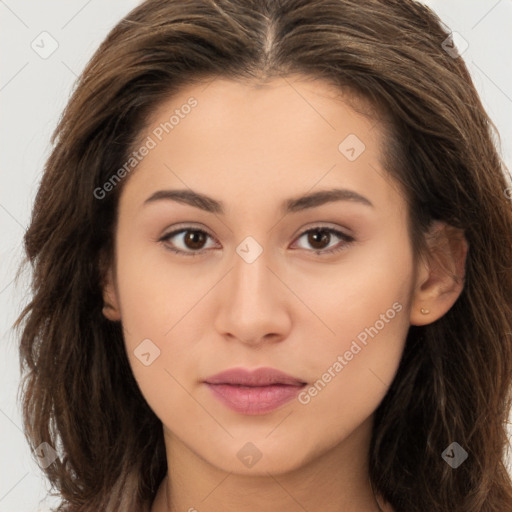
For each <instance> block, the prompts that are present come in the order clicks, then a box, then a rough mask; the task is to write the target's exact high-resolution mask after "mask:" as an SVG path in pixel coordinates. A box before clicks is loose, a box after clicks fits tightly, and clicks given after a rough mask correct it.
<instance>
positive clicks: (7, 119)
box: [0, 0, 512, 512]
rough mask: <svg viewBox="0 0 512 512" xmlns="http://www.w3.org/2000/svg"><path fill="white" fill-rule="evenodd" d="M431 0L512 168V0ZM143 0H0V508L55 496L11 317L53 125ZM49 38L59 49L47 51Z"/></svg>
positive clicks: (34, 504)
mask: <svg viewBox="0 0 512 512" xmlns="http://www.w3.org/2000/svg"><path fill="white" fill-rule="evenodd" d="M425 3H426V4H427V5H429V6H431V7H432V8H433V9H434V10H435V11H437V12H438V13H439V15H440V17H441V19H442V20H443V21H444V23H445V24H446V25H447V26H448V27H449V28H450V29H451V30H453V31H455V32H458V33H459V34H461V35H462V37H463V38H464V39H465V40H466V41H467V42H468V44H469V46H468V48H467V50H466V51H465V52H464V53H463V55H462V57H463V58H464V60H465V61H466V63H467V64H468V67H469V69H470V72H471V74H472V76H473V79H474V81H475V85H476V87H477V89H478V90H479V92H480V94H481V97H482V100H483V103H484V106H485V108H486V109H487V111H488V113H489V115H490V116H491V118H492V120H493V121H494V122H495V123H496V125H497V127H498V130H499V132H500V134H501V138H502V148H501V152H502V155H503V157H504V159H505V162H506V165H507V167H508V168H509V169H512V166H511V162H512V136H511V135H512V51H511V50H512V30H511V27H512V0H499V1H497V0H478V1H477V0H474V1H468V0H444V1H443V0H432V1H426V2H425ZM138 4H139V2H138V1H136V0H122V1H121V0H109V1H105V0H103V1H100V0H88V1H86V0H68V1H64V0H60V1H57V0H46V1H44V2H41V1H37V0H5V1H3V0H0V20H1V23H2V30H1V31H0V40H1V45H0V52H1V59H2V60H1V62H2V66H1V69H0V101H1V105H2V116H1V121H0V145H1V150H0V155H1V163H2V165H1V170H0V173H1V174H0V233H1V238H0V262H1V265H0V311H1V314H0V336H1V339H0V512H29V511H30V512H34V511H36V510H37V511H46V510H49V506H50V505H51V504H52V503H53V504H55V503H56V500H51V499H48V500H47V499H45V495H46V485H45V482H44V480H43V478H42V475H41V472H40V470H39V468H38V466H37V464H36V463H35V462H34V461H33V460H32V457H31V454H30V450H29V448H28V445H27V443H26V441H25V438H24V435H23V433H22V430H21V428H20V425H21V419H20V413H19V409H18V405H17V402H16V395H17V390H18V384H19V371H18V364H19V363H18V357H17V346H16V343H17V339H16V335H15V333H14V332H13V331H12V329H11V326H12V323H13V322H14V320H15V318H16V317H17V315H18V314H19V312H20V309H21V305H22V304H24V303H25V302H26V300H27V286H28V279H27V275H26V274H24V275H22V276H21V278H20V280H19V283H18V284H16V283H15V282H14V274H15V272H16V270H17V268H18V264H19V262H20V259H21V254H22V252H21V239H22V236H23V233H24V230H25V228H26V226H27V225H28V222H29V218H30V211H31V207H32V202H33V199H34V196H35V192H36V190H37V185H38V183H39V180H40V177H41V170H42V167H43V164H44V162H45V160H46V158H47V157H48V155H49V152H50V142H49V139H50V135H51V133H52V132H53V130H54V128H55V126H56V123H57V121H58V118H59V116H60V113H61V111H62V109H63V108H64V106H65V104H66V102H67V100H68V98H69V95H70V92H71V89H72V86H73V83H74V81H75V79H76V77H77V76H78V75H79V74H80V72H81V70H82V69H83V67H84V65H85V63H86V62H87V60H88V59H89V58H90V56H91V55H92V53H93V52H94V50H95V49H96V48H97V46H98V45H99V43H100V42H101V41H102V40H103V38H104V37H105V36H106V34H107V32H108V31H109V30H110V29H111V28H112V27H113V26H114V25H115V24H116V23H117V22H118V21H119V20H120V19H121V17H122V16H124V15H125V14H126V13H127V12H128V11H130V10H131V9H132V8H133V7H135V6H136V5H138ZM42 32H47V33H49V34H50V35H51V36H47V35H42V36H41V33H42ZM52 44H53V45H58V47H57V49H56V50H55V51H54V53H52V54H51V55H49V56H46V55H44V52H45V51H47V52H48V51H49V50H50V49H51V48H52ZM36 49H37V51H39V54H38V53H36V51H35V50H36ZM41 53H43V56H44V57H47V58H42V56H41V55H40V54H41ZM440 456H441V454H440Z"/></svg>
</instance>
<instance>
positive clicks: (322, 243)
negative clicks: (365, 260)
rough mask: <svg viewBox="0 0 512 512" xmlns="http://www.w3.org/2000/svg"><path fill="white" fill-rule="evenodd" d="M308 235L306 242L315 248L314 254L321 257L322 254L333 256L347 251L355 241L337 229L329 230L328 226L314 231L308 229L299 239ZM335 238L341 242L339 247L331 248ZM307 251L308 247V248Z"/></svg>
mask: <svg viewBox="0 0 512 512" xmlns="http://www.w3.org/2000/svg"><path fill="white" fill-rule="evenodd" d="M306 235H307V239H306V242H307V244H308V245H309V246H310V247H312V248H313V251H312V252H313V253H315V254H318V255H321V254H331V253H335V252H338V251H342V250H343V249H346V248H347V247H348V246H349V245H350V244H351V243H352V242H353V241H354V238H353V237H351V236H349V235H347V234H345V233H343V232H342V231H339V230H337V229H333V228H329V227H327V226H319V227H316V228H313V229H308V230H307V231H304V232H303V233H302V235H300V236H299V238H298V239H301V238H303V237H305V236H306ZM333 236H334V238H335V239H336V238H338V239H340V240H341V242H338V244H337V245H334V246H331V247H330V248H328V249H326V247H329V244H330V242H331V241H332V239H333ZM306 249H307V247H306Z"/></svg>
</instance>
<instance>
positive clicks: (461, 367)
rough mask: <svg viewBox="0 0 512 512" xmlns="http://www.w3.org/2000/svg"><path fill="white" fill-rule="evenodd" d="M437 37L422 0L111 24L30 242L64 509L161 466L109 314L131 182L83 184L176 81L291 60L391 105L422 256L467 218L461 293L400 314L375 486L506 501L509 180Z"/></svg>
mask: <svg viewBox="0 0 512 512" xmlns="http://www.w3.org/2000/svg"><path fill="white" fill-rule="evenodd" d="M448 36H449V32H447V29H446V28H444V26H443V24H442V23H441V22H440V20H439V18H438V17H437V16H436V14H434V13H433V12H432V11H431V10H430V9H429V8H427V7H426V6H424V5H422V4H420V3H417V2H415V1H413V0H314V1H309V0H175V1H169V0H147V1H146V2H144V3H142V4H141V5H140V6H138V7H136V8H135V9H134V10H133V11H131V12H130V13H129V14H128V15H127V16H126V17H125V18H124V19H122V20H121V21H120V22H119V23H118V24H117V26H115V27H114V28H113V29H112V30H111V32H110V33H109V34H108V36H107V37H106V39H105V40H104V42H103V43H102V44H101V46H100V47H99V49H98V50H97V51H96V53H95V54H94V55H93V57H92V58H91V60H90V61H89V63H88V64H87V66H86V68H85V70H84V71H83V73H82V75H81V76H80V78H79V80H78V81H77V83H76V85H75V89H74V91H73V94H72V96H71V98H70V101H69V102H68V105H67V106H66V108H65V110H64V113H63V115H62V117H61V119H60V121H59V124H58V126H57V128H56V130H55V132H54V134H53V136H52V145H53V147H52V152H51V155H50V157H49V158H48V160H47V162H46V165H45V168H44V174H43V177H42V181H41V184H40V187H39V189H38V193H37V197H36V200H35V203H34V207H33V212H32V218H31V223H30V226H29V228H28V230H27V232H26V234H25V237H24V244H25V245H24V246H25V251H26V255H27V258H26V262H25V264H30V266H31V268H32V271H33V273H32V295H31V299H30V301H29V302H28V305H27V306H26V308H25V309H24V310H23V312H22V313H21V315H20V317H19V318H18V320H17V322H16V326H17V328H18V329H19V330H20V354H21V364H22V370H23V381H22V387H20V393H21V394H22V397H23V415H24V425H25V431H26V435H27V438H28V440H29V442H30V444H31V446H32V447H33V448H36V447H37V446H39V445H40V444H41V443H43V442H47V443H49V444H50V445H51V446H53V447H55V449H56V450H57V451H58V454H59V457H58V458H57V460H56V461H55V462H54V463H53V464H51V465H49V466H48V467H47V468H46V469H45V473H46V476H47V478H48V479H49V481H50V483H51V484H52V487H53V488H54V489H55V490H56V492H58V494H59V495H60V496H61V497H62V503H61V505H60V506H59V508H58V510H59V511H69V512H86V511H93V510H94V511H96V510H104V511H106V512H112V511H125V510H126V511H127V510H134V509H135V508H136V507H143V506H147V503H149V502H150V501H151V500H152V499H153V497H154V494H155V492H156V488H157V487H158V485H159V484H160V482H161V481H162V478H163V477H164V475H165V473H166V470H167V465H166V456H165V449H164V443H163V432H162V425H161V422H160V421H159V419H158V418H157V417H156V416H155V414H154V413H153V412H152V410H151V409H150V408H149V406H148V405H147V403H146V401H145V400H144V398H143V396H142V394H141V392H140V391H139V389H138V386H137V384H136V382H135V379H134V377H133V374H132V372H131V369H130V366H129V363H128V359H127V356H126V353H125V347H124V342H123V336H122V330H121V325H120V324H119V323H113V322H110V321H108V320H106V319H105V318H104V316H103V314H102V306H103V300H102V283H103V278H104V275H105V269H106V267H107V264H108V263H109V262H110V261H111V260H112V258H113V252H112V249H113V235H114V231H115V227H116V215H117V204H118V199H119V195H120V193H121V191H122V188H123V187H122V185H123V183H120V184H119V186H117V187H116V188H115V189H114V190H113V191H112V192H111V193H109V194H107V195H106V197H105V198H103V199H101V200H100V199H97V198H96V197H95V193H94V191H95V190H96V189H97V188H98V187H101V186H102V185H103V184H104V183H105V182H107V181H108V180H109V178H110V177H111V176H112V174H113V172H114V171H115V170H116V169H119V168H120V167H121V165H122V164H123V162H125V161H126V160H127V158H128V155H129V154H130V153H131V151H132V150H133V148H134V147H135V144H136V142H137V140H138V138H139V137H140V134H141V133H142V129H143V128H144V127H145V125H146V123H147V122H148V119H149V116H150V115H151V113H152V112H154V111H155V109H156V108H157V107H158V106H159V105H160V104H161V102H163V101H164V100H167V99H168V98H169V97H170V96H172V94H173V93H175V92H177V91H178V90H179V89H180V88H181V87H184V86H186V85H187V84H192V83H195V82H196V81H201V80H205V79H209V78H215V77H223V78H229V79H233V80H248V81H252V82H257V81H265V80H269V79H272V78H273V77H286V76H288V75H290V74H294V73H300V74H303V75H307V76H311V77H315V78H318V79H322V80H325V81H326V82H329V83H330V84H334V85H335V86H336V87H338V88H339V90H349V91H352V92H354V93H356V94H358V95H360V96H362V97H363V98H365V99H366V100H367V101H368V104H370V105H373V106H374V107H375V109H378V110H380V111H383V112H385V113H386V115H387V118H389V119H390V123H388V124H386V133H387V138H386V146H385V148H383V154H384V157H385V162H386V167H385V168H386V169H387V170H388V172H389V174H390V176H392V177H393V178H394V179H395V180H396V181H397V183H399V184H400V185H401V186H402V187H403V190H404V194H405V197H406V200H407V203H408V205H409V216H410V223H411V237H412V240H413V244H414V247H415V250H418V251H419V250H421V247H422V246H423V242H424V240H425V233H426V232H427V228H428V226H429V225H430V224H431V223H432V222H433V221H434V220H441V221H444V222H446V223H447V224H449V225H450V226H453V227H455V228H458V229H461V230H464V233H465V236H466V239H467V241H468V243H469V248H470V249H469V253H468V256H467V260H466V269H465V270H466V274H465V285H464V289H463V291H462V293H461V295H460V297H459V299H458V300H457V302H456V303H455V304H454V306H453V307H452V308H451V309H450V310H449V311H448V312H447V314H446V315H444V316H443V317H442V318H441V319H439V320H438V321H436V322H434V323H432V324H430V325H426V326H422V327H418V326H411V327H410V330H409V332H408V335H407V340H406V345H405V349H404V353H403V356H402V359H401V361H400V366H399V369H398V372H397V374H396V376H395V379H394V380H393V382H392V384H391V386H390V388H389V390H388V393H387V394H386V396H385V398H384V399H383V401H382V402H381V404H380V405H379V407H378V409H377V410H376V414H375V422H374V430H373V435H372V440H371V454H370V467H369V470H370V479H371V482H372V485H373V488H374V489H375V491H376V492H378V493H379V494H380V495H382V496H383V497H384V498H385V499H386V500H387V501H388V502H389V503H390V504H391V505H392V506H393V508H394V509H395V511H396V512H432V511H434V510H436V511H448V510H449V511H450V512H457V511H460V512H462V511H463V512H498V511H500V512H503V511H505V510H512V484H511V480H510V477H509V474H508V473H507V468H506V465H505V462H504V461H505V455H506V450H505V448H506V447H507V443H508V441H507V419H508V414H509V411H510V406H511V398H510V388H511V375H512V344H511V341H512V334H511V331H512V326H511V320H512V267H511V262H512V208H511V201H510V193H508V194H507V191H508V192H510V191H511V190H512V188H507V187H509V185H510V184H509V181H508V179H507V177H506V176H507V172H506V171H507V170H506V168H505V166H504V163H503V161H502V160H501V158H500V156H499V153H498V150H497V147H496V141H497V140H499V135H498V133H497V130H496V128H495V126H494V125H493V123H492V122H491V120H490V119H489V117H488V115H487V114H486V112H485V110H484V108H483V106H482V103H481V101H480V99H479V96H478V94H477V91H476V89H475V87H474V84H473V82H472V80H471V78H470V75H469V73H468V70H467V67H466V66H465V64H464V62H463V60H462V59H461V58H455V57H456V55H453V54H451V55H450V54H449V53H447V52H446V51H445V49H444V48H443V42H444V41H446V39H447V37H448ZM124 181H126V180H124ZM452 442H457V443H459V444H460V445H461V446H462V447H463V448H464V449H465V450H466V451H467V452H468V454H469V457H468V459H467V460H466V461H465V462H464V463H463V464H462V465H460V466H459V467H458V468H457V469H453V468H452V467H450V466H449V465H448V464H447V463H446V462H445V461H444V460H443V458H442V457H441V454H442V452H443V451H444V450H445V448H446V447H447V446H449V445H450V443H452ZM145 504H146V505H145Z"/></svg>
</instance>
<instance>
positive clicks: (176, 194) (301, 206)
mask: <svg viewBox="0 0 512 512" xmlns="http://www.w3.org/2000/svg"><path fill="white" fill-rule="evenodd" d="M160 200H167V201H176V202H179V203H184V204H188V205H190V206H194V207H196V208H199V209H201V210H204V211H206V212H209V213H215V214H220V215H224V213H225V208H224V204H223V203H222V201H217V200H216V199H213V198H212V197H209V196H207V195H205V194H201V193H199V192H195V191H193V190H186V189H183V190H158V191H156V192H155V193H154V194H152V195H151V196H149V197H148V198H147V199H146V200H145V201H144V205H147V204H149V203H153V202H155V201H160ZM334 201H351V202H355V203H360V204H363V205H366V206H370V207H373V204H372V202H371V201H370V200H369V199H367V198H366V197H364V196H362V195H360V194H358V193H357V192H354V191H353V190H347V189H343V188H334V189H329V190H321V191H318V192H312V193H310V194H306V195H302V196H299V197H295V198H291V199H288V200H286V201H284V202H283V204H282V205H281V211H282V212H283V213H295V212H300V211H303V210H307V209H308V208H315V207H318V206H321V205H324V204H327V203H332V202H334Z"/></svg>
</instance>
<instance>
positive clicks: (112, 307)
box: [102, 268, 121, 322]
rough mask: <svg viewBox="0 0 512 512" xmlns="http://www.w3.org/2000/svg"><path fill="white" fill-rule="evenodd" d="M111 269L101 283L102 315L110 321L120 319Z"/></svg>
mask: <svg viewBox="0 0 512 512" xmlns="http://www.w3.org/2000/svg"><path fill="white" fill-rule="evenodd" d="M112 274H113V272H112V269H111V268H109V269H108V271H107V273H106V276H105V282H104V284H103V309H102V312H103V316H105V318H107V319H108V320H111V321H112V322H118V321H120V320H121V312H120V310H119V301H118V299H117V291H116V287H115V283H114V278H113V275H112Z"/></svg>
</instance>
